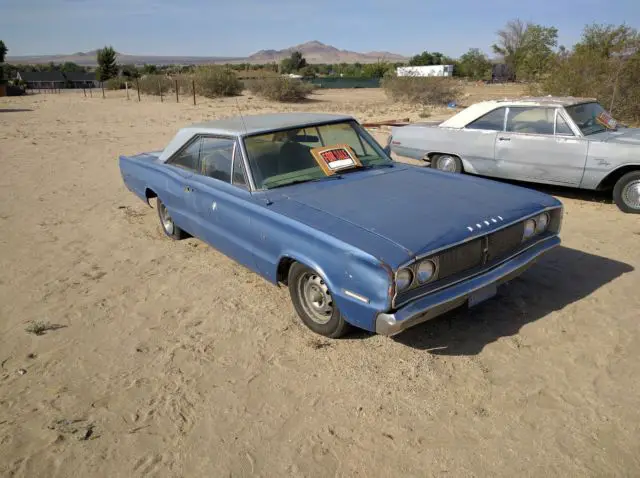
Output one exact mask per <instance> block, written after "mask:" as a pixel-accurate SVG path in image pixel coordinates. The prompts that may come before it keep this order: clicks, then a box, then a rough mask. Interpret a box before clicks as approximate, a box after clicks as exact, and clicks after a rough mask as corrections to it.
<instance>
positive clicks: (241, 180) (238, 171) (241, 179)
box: [232, 148, 249, 189]
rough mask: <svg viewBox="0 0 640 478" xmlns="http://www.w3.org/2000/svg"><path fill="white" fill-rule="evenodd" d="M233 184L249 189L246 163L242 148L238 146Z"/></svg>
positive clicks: (234, 160)
mask: <svg viewBox="0 0 640 478" xmlns="http://www.w3.org/2000/svg"><path fill="white" fill-rule="evenodd" d="M232 184H234V185H235V186H238V187H241V188H242V189H249V186H248V185H247V176H246V175H245V174H244V165H243V164H242V153H241V152H240V148H236V154H235V157H234V158H233V180H232Z"/></svg>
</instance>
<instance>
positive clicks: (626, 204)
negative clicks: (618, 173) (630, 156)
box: [613, 171, 640, 214]
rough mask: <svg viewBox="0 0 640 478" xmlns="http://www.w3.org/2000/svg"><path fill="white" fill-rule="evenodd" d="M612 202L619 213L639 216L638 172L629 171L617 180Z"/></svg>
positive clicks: (639, 184)
mask: <svg viewBox="0 0 640 478" xmlns="http://www.w3.org/2000/svg"><path fill="white" fill-rule="evenodd" d="M613 200H614V201H615V203H616V205H617V206H618V208H620V210H621V211H623V212H627V213H631V214H640V171H631V172H630V173H627V174H625V175H624V176H622V177H621V178H620V179H618V182H617V183H616V185H615V186H614V188H613Z"/></svg>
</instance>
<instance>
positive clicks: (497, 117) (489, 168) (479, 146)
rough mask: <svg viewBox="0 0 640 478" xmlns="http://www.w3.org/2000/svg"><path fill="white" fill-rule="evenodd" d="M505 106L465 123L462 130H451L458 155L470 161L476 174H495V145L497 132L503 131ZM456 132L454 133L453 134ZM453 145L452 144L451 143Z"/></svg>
mask: <svg viewBox="0 0 640 478" xmlns="http://www.w3.org/2000/svg"><path fill="white" fill-rule="evenodd" d="M506 110H507V109H506V108H505V107H499V108H496V109H494V110H492V111H490V112H488V113H486V114H485V115H483V116H481V117H480V118H478V119H476V120H474V121H472V122H471V123H469V124H467V125H466V126H465V127H464V128H463V129H462V130H460V131H459V132H456V131H455V130H452V133H451V136H450V138H451V139H452V140H453V142H454V143H455V149H452V150H453V151H455V150H457V151H459V152H460V157H461V158H463V159H465V160H466V161H468V162H469V163H471V166H472V167H473V169H474V171H469V172H475V173H477V174H482V175H486V176H495V175H497V174H498V173H497V172H496V168H495V166H496V164H495V145H496V138H497V136H498V133H499V132H502V131H504V121H505V115H506ZM454 133H456V134H454ZM452 146H453V145H452Z"/></svg>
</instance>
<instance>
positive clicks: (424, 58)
mask: <svg viewBox="0 0 640 478" xmlns="http://www.w3.org/2000/svg"><path fill="white" fill-rule="evenodd" d="M449 64H451V58H449V57H447V56H445V55H443V54H442V53H440V52H438V51H435V52H433V53H431V52H428V51H423V52H422V53H420V54H418V55H415V56H413V57H411V59H410V60H409V66H429V65H449Z"/></svg>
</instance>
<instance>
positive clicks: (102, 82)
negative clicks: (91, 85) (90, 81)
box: [100, 81, 105, 98]
mask: <svg viewBox="0 0 640 478" xmlns="http://www.w3.org/2000/svg"><path fill="white" fill-rule="evenodd" d="M100 87H101V88H102V98H104V97H105V96H104V81H101V82H100Z"/></svg>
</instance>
